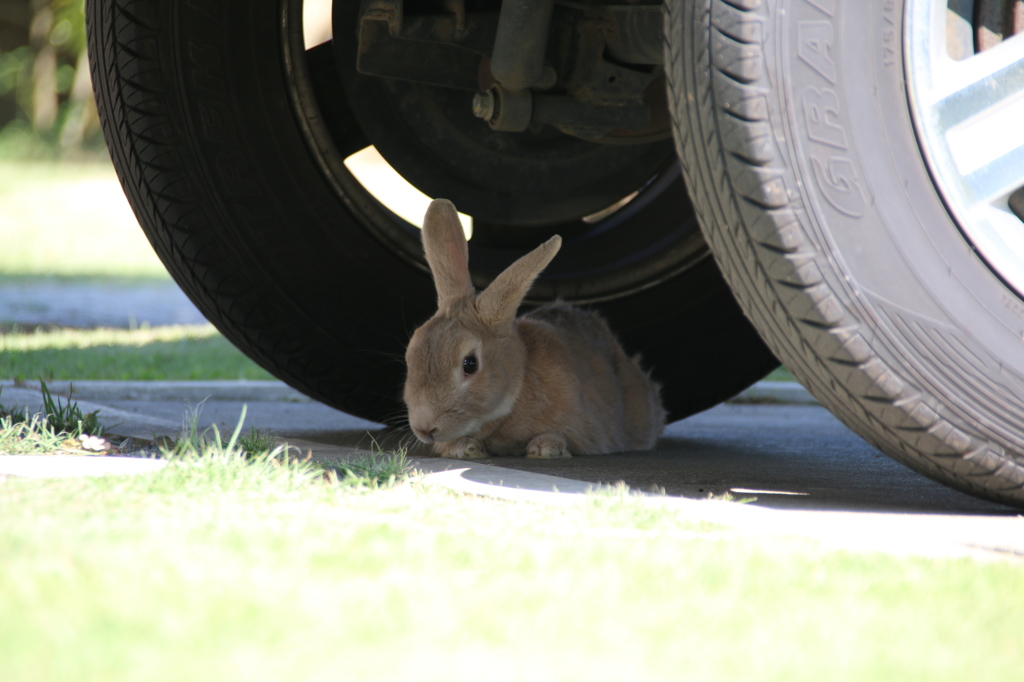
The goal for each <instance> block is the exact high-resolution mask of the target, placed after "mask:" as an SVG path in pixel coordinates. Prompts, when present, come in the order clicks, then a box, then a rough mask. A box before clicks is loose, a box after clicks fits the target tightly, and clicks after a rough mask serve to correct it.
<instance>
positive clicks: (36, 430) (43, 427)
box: [0, 382, 110, 455]
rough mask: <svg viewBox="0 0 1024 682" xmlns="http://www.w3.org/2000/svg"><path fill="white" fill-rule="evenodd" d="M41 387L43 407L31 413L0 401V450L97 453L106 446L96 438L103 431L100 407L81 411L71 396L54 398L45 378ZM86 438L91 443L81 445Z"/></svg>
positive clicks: (12, 451) (24, 452) (40, 452)
mask: <svg viewBox="0 0 1024 682" xmlns="http://www.w3.org/2000/svg"><path fill="white" fill-rule="evenodd" d="M41 388H42V394H43V410H42V412H40V413H38V414H30V412H29V410H28V409H26V408H24V407H23V406H13V405H12V406H8V405H4V404H2V403H0V454H4V455H23V454H54V453H58V452H69V451H74V452H76V453H80V454H90V453H92V454H97V453H98V452H103V451H105V450H106V449H107V448H108V447H109V445H110V444H109V443H107V442H106V441H104V440H103V439H101V438H99V436H101V435H103V426H102V425H100V421H99V410H97V411H95V412H89V413H83V412H82V410H81V408H80V407H79V406H78V403H77V402H75V401H74V400H73V399H72V398H70V397H69V398H68V399H67V401H64V400H61V399H60V398H59V397H58V398H56V399H55V398H54V397H53V395H51V393H50V391H49V389H48V388H47V386H46V383H45V382H43V383H42V387H41ZM72 394H73V392H72ZM89 441H91V442H90V445H91V447H89V448H87V449H83V443H86V442H89Z"/></svg>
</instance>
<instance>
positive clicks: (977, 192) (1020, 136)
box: [903, 0, 1024, 298]
mask: <svg viewBox="0 0 1024 682" xmlns="http://www.w3.org/2000/svg"><path fill="white" fill-rule="evenodd" d="M948 4H949V2H948V0H907V3H906V17H905V24H904V42H903V49H904V56H905V59H906V65H907V66H906V80H907V87H908V93H909V100H910V110H911V113H912V115H913V118H914V125H915V127H916V129H917V135H918V140H919V142H920V147H921V150H922V153H923V155H924V157H925V160H926V162H927V164H928V167H929V170H930V171H931V174H932V178H933V179H934V181H935V184H936V186H937V188H938V190H939V193H940V194H941V195H942V197H943V199H944V200H945V202H946V206H947V208H948V209H949V211H950V213H951V214H952V215H953V218H954V219H955V221H956V222H957V224H958V225H959V226H960V229H961V230H962V231H963V233H964V234H965V236H966V237H967V239H968V240H969V241H970V242H971V243H972V244H973V245H974V248H975V249H976V250H977V251H978V253H979V254H980V255H981V256H982V258H984V259H985V261H986V262H987V263H988V265H989V267H991V268H992V269H993V270H995V271H996V272H997V273H998V274H999V276H1000V277H1001V278H1002V279H1003V281H1005V282H1006V283H1007V284H1009V285H1010V286H1011V287H1013V288H1014V289H1015V290H1016V292H1017V295H1018V296H1020V297H1022V298H1024V221H1022V219H1021V218H1019V217H1018V216H1017V215H1016V214H1015V213H1014V212H1013V211H1012V210H1011V209H1010V204H1009V200H1010V196H1011V195H1012V194H1013V193H1014V192H1015V191H1017V190H1019V189H1021V188H1022V187H1024V34H1018V35H1016V36H1013V37H1011V38H1008V39H1006V40H1004V41H1003V42H1002V43H1000V44H999V45H997V46H995V47H993V48H991V49H988V50H985V51H983V52H980V53H978V54H974V55H970V56H968V57H967V58H966V59H963V60H961V61H956V60H954V59H952V58H951V57H950V56H949V54H948V51H947V38H946V32H947V6H948Z"/></svg>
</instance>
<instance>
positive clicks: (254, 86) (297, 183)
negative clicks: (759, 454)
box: [87, 0, 777, 421]
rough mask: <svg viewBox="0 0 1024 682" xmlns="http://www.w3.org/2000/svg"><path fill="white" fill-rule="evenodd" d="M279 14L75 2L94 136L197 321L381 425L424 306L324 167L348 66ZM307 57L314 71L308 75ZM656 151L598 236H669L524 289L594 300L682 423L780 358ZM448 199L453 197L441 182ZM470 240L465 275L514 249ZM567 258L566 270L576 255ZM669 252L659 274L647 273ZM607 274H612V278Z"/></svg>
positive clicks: (392, 221)
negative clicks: (298, 44)
mask: <svg viewBox="0 0 1024 682" xmlns="http://www.w3.org/2000/svg"><path fill="white" fill-rule="evenodd" d="M282 17H284V18H285V19H286V20H287V19H289V18H291V19H292V21H291V23H290V24H289V22H288V21H285V22H282ZM294 18H295V7H294V5H289V3H288V2H287V0H225V1H224V2H214V1H213V0H203V2H177V1H176V0H163V1H151V0H110V1H108V0H92V1H90V2H89V3H88V4H87V22H88V23H87V26H88V37H89V55H90V59H91V64H92V74H93V81H94V86H95V90H96V96H97V103H98V107H99V112H100V116H101V120H102V123H103V130H104V134H105V136H106V140H107V144H108V147H109V149H110V153H111V156H112V158H113V162H114V166H115V168H116V169H117V172H118V176H119V178H120V180H121V183H122V185H123V186H124V189H125V192H126V194H127V195H128V199H129V201H130V203H131V205H132V208H133V209H134V211H135V213H136V215H137V216H138V218H139V221H140V222H141V224H142V227H143V229H144V230H145V232H146V235H147V236H148V238H149V240H150V242H151V243H152V244H153V246H154V248H155V249H156V251H157V253H158V254H159V256H160V257H161V259H162V260H163V262H164V263H165V264H166V266H167V268H168V270H169V271H170V273H171V275H172V276H173V277H174V279H175V280H176V281H177V282H178V284H179V285H180V286H181V287H182V289H183V290H184V291H185V293H186V294H187V295H188V296H189V297H190V298H191V299H192V300H193V301H194V302H195V304H196V305H197V306H198V307H199V309H200V310H201V311H202V312H203V314H204V315H206V316H207V318H208V319H209V320H210V321H211V322H212V323H213V324H214V325H215V326H216V327H217V328H218V329H219V330H220V331H221V332H222V333H223V334H224V335H225V336H226V337H227V338H228V339H230V340H231V341H232V342H233V343H234V344H235V345H236V346H238V347H239V348H240V349H241V350H242V351H243V352H245V353H246V354H247V355H248V356H249V357H251V358H252V359H253V360H255V361H256V362H257V363H259V364H260V365H261V366H263V367H264V368H266V369H267V370H268V371H270V372H271V373H273V374H274V375H275V376H277V377H279V378H281V379H282V380H284V381H285V382H287V383H288V384H290V385H292V386H294V387H295V388H297V389H299V390H300V391H302V392H304V393H306V394H308V395H310V396H312V397H313V398H316V399H317V400H320V401H322V402H324V403H326V404H328V405H331V406H333V407H336V408H338V409H340V410H344V411H346V412H349V413H352V414H355V415H359V416H361V417H365V418H368V419H373V420H376V421H388V420H391V419H394V418H397V417H399V416H400V415H401V414H402V412H403V409H402V405H401V402H400V396H401V385H402V382H403V379H404V366H403V362H402V355H403V351H404V347H405V344H406V342H407V340H408V338H409V336H410V334H411V331H412V330H413V329H414V328H415V327H416V326H417V325H418V324H420V323H422V322H423V321H424V320H425V319H426V318H428V317H429V316H430V315H431V314H432V313H433V312H434V309H435V306H436V299H435V295H434V292H433V287H432V284H431V281H430V277H429V272H428V270H427V268H426V264H425V262H424V260H423V258H422V255H421V253H420V247H419V244H418V232H417V231H416V230H415V229H414V228H412V227H411V226H409V225H408V224H407V223H405V222H404V221H402V220H400V219H398V218H397V217H396V216H395V215H394V214H393V213H391V212H390V211H388V210H387V209H386V208H384V207H383V206H382V205H381V204H380V203H378V202H377V201H376V200H375V199H374V198H373V197H372V196H371V195H370V194H369V193H368V192H367V191H366V190H364V189H363V188H362V187H361V186H360V185H359V184H358V182H357V181H355V180H354V178H353V177H352V176H351V174H349V173H348V172H347V171H346V170H345V168H344V166H343V164H341V160H343V159H344V157H345V156H346V155H347V153H350V152H352V151H355V150H356V149H359V148H361V146H366V144H368V141H367V140H366V138H365V137H364V136H363V131H362V130H361V128H360V127H359V125H358V122H357V121H356V117H354V115H353V113H352V112H351V111H349V109H348V105H347V102H346V100H345V97H344V94H343V90H342V88H341V87H340V83H341V81H343V80H345V78H342V77H341V76H345V77H346V78H349V79H351V78H355V77H356V76H355V74H354V73H349V74H347V75H346V74H341V75H339V74H337V73H333V75H332V70H336V69H337V66H336V62H335V60H334V58H333V56H331V55H330V53H329V52H325V51H324V50H322V49H321V50H319V51H318V52H317V53H316V56H315V57H314V55H313V54H312V53H310V54H309V55H305V54H303V53H302V52H301V51H299V52H298V53H296V48H295V36H296V33H295V31H294V26H296V25H300V24H299V22H296V21H294ZM283 23H284V24H286V25H287V26H288V28H286V30H282V24H283ZM328 47H329V46H328ZM325 56H326V58H325ZM315 59H316V60H319V61H318V62H317V64H319V67H318V69H319V70H317V71H316V72H315V73H313V72H312V71H311V69H306V67H308V66H309V65H310V64H312V63H313V62H314V60H315ZM338 63H340V61H339V62H338ZM304 69H306V70H304ZM364 78H365V77H364ZM324 81H329V82H324ZM348 85H350V83H349V84H348ZM370 85H372V84H370ZM468 111H469V108H468V106H467V108H466V112H467V115H468ZM477 123H478V124H479V125H484V124H482V123H481V122H477ZM659 144H662V145H663V149H664V153H663V154H662V156H663V157H664V158H665V163H663V164H662V167H661V170H660V174H659V175H658V179H655V180H654V181H653V182H650V183H647V184H645V185H644V186H643V187H642V188H639V189H641V198H644V197H646V198H644V199H643V201H640V200H637V201H634V202H633V203H631V204H630V205H629V206H627V207H626V209H623V210H622V211H620V212H619V213H617V214H615V215H614V216H612V218H609V219H608V220H610V221H612V222H608V223H607V225H609V226H611V227H612V228H613V229H610V230H606V231H605V233H606V236H607V235H613V236H614V235H618V238H619V239H620V240H621V238H622V236H623V235H626V236H628V235H629V234H631V231H642V230H644V229H648V227H649V226H651V225H658V224H661V225H662V227H659V228H658V229H662V230H663V231H665V232H666V234H669V236H671V239H669V240H668V241H667V242H665V244H666V246H665V247H664V248H661V250H655V251H652V253H650V254H646V255H645V256H644V258H645V259H646V260H643V259H641V261H642V263H647V264H648V265H645V266H643V267H647V268H648V270H643V269H642V268H641V269H640V270H637V269H636V267H634V266H629V267H633V269H632V270H629V269H628V267H625V266H624V268H622V269H620V270H612V271H611V272H609V273H605V274H602V275H600V276H594V275H589V279H587V278H584V277H582V276H580V277H576V276H574V275H573V273H572V272H568V273H566V272H564V271H563V272H562V273H561V275H559V272H558V268H557V267H555V268H554V275H555V276H553V277H549V278H548V279H546V280H543V281H540V282H539V286H538V289H536V290H535V292H537V291H539V292H540V294H539V295H537V296H536V298H535V301H539V300H545V299H550V298H553V297H554V296H559V295H560V296H562V297H563V298H566V299H568V300H582V301H584V302H588V301H589V302H591V303H592V304H593V305H594V307H596V308H599V309H600V310H601V311H602V312H603V313H604V314H605V315H606V316H607V317H608V319H609V321H610V322H611V323H612V325H613V326H614V327H615V328H616V330H617V331H618V333H619V334H620V335H621V337H622V340H623V342H624V345H625V346H626V347H627V349H629V350H630V351H633V352H643V353H644V354H645V356H646V358H647V362H648V364H649V365H651V366H652V367H653V368H654V374H655V376H656V377H657V378H658V379H659V380H660V381H662V382H663V383H664V384H665V398H666V402H667V405H668V408H669V410H670V411H671V414H672V416H673V417H674V418H681V417H684V416H686V415H688V414H691V413H694V412H697V411H700V410H703V409H706V408H708V407H710V406H712V405H714V404H716V403H718V402H720V401H721V400H723V399H725V398H728V397H729V396H731V395H733V394H735V393H737V392H739V391H741V390H742V389H743V388H745V387H746V386H748V385H749V384H751V383H752V382H754V381H756V380H757V379H759V378H760V377H762V376H763V375H764V374H765V373H767V372H768V371H771V369H773V368H774V367H775V366H777V361H776V360H775V359H774V357H773V356H772V355H771V353H770V352H769V351H768V350H767V348H766V347H765V346H764V345H763V344H762V342H761V341H760V339H759V338H758V336H757V334H756V332H754V330H753V328H752V327H750V326H749V323H747V321H746V320H745V318H744V317H743V315H742V313H741V311H740V310H739V308H738V307H737V306H736V304H735V302H734V301H733V299H732V297H731V294H730V293H729V291H728V288H727V287H726V285H725V284H724V282H723V281H722V279H721V276H720V274H719V273H718V272H717V269H716V267H715V265H714V263H713V260H712V259H711V258H710V255H709V253H708V252H707V249H706V246H705V245H704V244H703V238H702V237H701V236H700V233H699V230H698V229H697V228H696V223H695V221H694V220H693V219H692V210H691V209H690V208H689V205H688V199H687V198H686V193H685V190H684V188H683V187H682V184H681V177H680V175H679V173H678V169H677V167H675V170H673V168H674V167H673V166H672V164H673V163H677V162H676V161H675V158H674V150H673V148H672V143H671V141H667V140H666V141H663V142H662V143H659ZM664 145H667V146H664ZM339 149H341V150H343V151H344V153H342V152H341V151H339ZM650 149H652V150H653V151H654V152H657V153H661V152H659V151H658V150H659V148H658V147H650ZM583 151H584V152H588V150H587V149H584V150H583ZM594 153H595V154H608V153H611V152H605V151H603V150H597V151H595V152H594ZM652 153H653V152H652ZM648 156H650V154H648ZM469 170H472V169H469ZM666 186H667V187H668V188H669V190H668V191H664V190H665V187H666ZM629 189H636V188H632V187H631V188H629ZM449 197H450V198H452V199H454V200H455V201H456V202H457V203H458V201H459V196H457V192H456V193H455V194H454V195H449ZM662 204H664V205H663V206H662ZM659 207H660V208H659ZM533 221H534V223H535V222H536V217H534V218H533ZM572 226H575V227H581V226H583V223H582V222H580V221H578V220H577V221H576V223H573V225H572ZM572 226H570V227H572ZM622 226H625V228H623V227H622ZM542 227H543V226H542ZM584 236H585V235H584ZM602 238H603V237H602ZM577 241H579V242H580V243H584V242H586V243H594V242H596V241H598V240H597V239H596V238H595V239H593V240H589V241H588V239H584V238H583V237H580V238H579V239H578V240H577ZM536 243H537V242H536V241H534V242H532V243H530V244H523V245H520V246H517V247H516V248H518V249H519V250H520V252H524V251H525V250H527V249H528V248H530V247H532V246H533V245H535V244H536ZM485 247H487V245H486V244H478V245H476V246H471V265H472V266H473V267H474V278H475V280H477V281H478V283H483V282H485V281H486V280H487V279H488V278H489V277H491V276H493V273H494V272H495V271H496V269H497V268H500V267H502V266H503V264H504V263H506V262H510V259H511V258H512V257H514V256H515V255H516V249H515V248H511V249H510V248H505V249H504V250H501V249H497V250H496V249H495V248H485ZM564 251H566V254H565V256H564V258H563V262H565V263H569V265H566V266H564V267H568V268H570V269H571V267H572V266H571V261H572V258H573V254H574V253H582V251H579V250H577V251H574V248H573V247H570V248H568V249H564ZM605 251H606V252H607V251H608V249H607V248H606V249H605ZM680 254H682V255H680ZM666 258H668V259H669V260H671V261H672V268H669V269H666V268H664V267H662V268H661V269H660V270H659V269H658V266H657V265H656V264H657V262H659V259H660V260H661V261H664V260H665V259H666ZM672 259H675V260H672ZM642 263H641V264H642ZM652 263H653V264H654V265H651V264H652ZM622 273H626V275H628V277H625V280H623V281H625V282H626V284H623V285H622V286H621V287H620V288H619V289H615V288H614V286H613V285H615V286H618V285H617V284H615V283H616V281H617V280H616V279H615V278H616V277H618V276H620V275H622ZM595 277H596V278H595ZM595 287H596V289H595ZM601 287H605V289H604V290H602V289H601ZM609 287H611V288H609ZM574 291H575V292H577V295H574V294H573V292H574ZM595 291H597V293H596V294H595V293H594V292H595ZM588 292H589V293H588Z"/></svg>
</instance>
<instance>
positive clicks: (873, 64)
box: [666, 0, 1024, 506]
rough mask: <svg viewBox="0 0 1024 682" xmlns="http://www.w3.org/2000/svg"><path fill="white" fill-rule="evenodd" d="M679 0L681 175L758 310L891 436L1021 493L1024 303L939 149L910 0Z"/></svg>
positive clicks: (987, 485)
mask: <svg viewBox="0 0 1024 682" xmlns="http://www.w3.org/2000/svg"><path fill="white" fill-rule="evenodd" d="M668 5H669V7H668V13H667V15H666V32H667V43H668V48H667V52H666V59H667V64H666V68H667V69H668V71H669V99H670V107H671V108H672V109H673V119H674V125H675V134H676V141H677V147H678V149H679V153H680V157H681V159H682V161H683V168H684V175H685V178H686V182H687V186H688V187H689V188H690V192H691V197H692V199H693V201H694V205H695V207H696V210H697V213H698V216H699V218H700V222H701V225H702V228H703V230H704V233H705V236H706V238H707V239H708V242H709V244H710V246H711V249H712V251H713V252H714V254H715V258H716V260H717V262H718V263H719V266H720V268H721V269H722V271H723V273H724V275H725V277H726V280H727V281H728V282H729V284H730V286H731V287H732V290H733V292H734V293H735V294H736V297H737V299H738V300H739V302H740V304H741V306H742V307H743V309H744V310H745V311H746V313H747V315H748V316H749V317H750V319H751V320H752V322H753V323H754V326H755V327H756V328H757V329H758V331H759V332H760V333H761V335H762V337H763V338H764V339H765V340H766V342H767V343H768V345H769V346H770V347H771V348H772V350H773V351H774V352H775V353H776V355H777V356H778V357H779V358H780V359H781V360H782V362H783V363H784V364H785V365H786V366H787V367H788V368H789V369H790V370H791V371H792V372H793V373H794V375H795V376H796V377H797V378H798V379H799V380H800V381H801V382H802V383H803V384H804V385H805V386H806V387H807V388H808V390H810V392H811V393H812V394H814V395H815V397H817V398H818V399H819V400H820V401H821V402H822V403H823V404H824V405H825V406H826V407H828V409H830V410H831V411H832V412H833V413H834V414H835V415H836V416H837V417H838V418H839V419H841V420H842V421H843V422H845V423H846V424H847V425H848V426H849V427H850V428H852V429H853V430H854V431H856V432H857V433H858V434H860V435H861V436H862V437H864V438H865V439H866V440H868V441H869V442H871V443H872V444H874V445H875V446H877V447H878V448H879V449H881V450H882V451H883V452H885V453H887V454H889V455H890V456H892V457H894V458H895V459H897V460H899V461H900V462H902V463H904V464H906V465H908V466H910V467H911V468H913V469H916V470H917V471H919V472H921V473H923V474H925V475H928V476H930V477H932V478H934V479H936V480H939V481H941V482H944V483H946V484H949V485H951V486H953V487H956V488H959V489H960V490H963V491H966V492H969V493H973V494H975V495H978V496H980V497H984V498H988V499H991V500H996V501H1000V502H1004V503H1008V504H1012V505H1017V506H1021V505H1024V352H1022V342H1021V339H1022V333H1024V316H1022V313H1021V311H1022V310H1024V303H1022V301H1021V298H1020V296H1019V295H1018V294H1017V293H1016V292H1015V291H1014V290H1012V289H1011V288H1009V287H1008V286H1007V285H1005V284H1004V283H1003V282H1002V281H1001V280H1000V279H999V278H998V277H997V276H996V275H995V274H994V273H993V271H992V270H991V269H990V268H989V267H988V266H987V265H986V263H985V261H983V260H982V259H981V258H980V257H979V255H978V254H977V253H976V252H975V250H974V249H972V247H971V244H970V243H969V242H968V241H967V239H966V238H965V237H964V235H963V234H962V233H961V231H960V229H958V225H957V224H956V223H955V222H954V221H953V220H952V219H951V217H950V214H949V212H947V210H946V208H945V206H944V203H943V201H942V199H941V198H940V196H939V194H938V192H937V190H936V186H935V184H934V183H933V181H932V178H931V176H930V175H929V171H928V168H927V166H926V164H925V161H924V160H923V158H922V151H921V148H920V147H919V145H918V141H917V137H916V135H915V128H914V125H913V121H912V118H911V113H910V108H909V104H908V94H907V90H906V86H905V80H904V75H905V74H904V63H903V50H902V48H901V38H900V36H901V35H902V33H901V26H902V22H903V18H904V12H903V2H900V1H898V0H897V1H896V2H894V1H893V0H845V1H844V0H827V1H824V0H793V1H787V0H778V1H764V2H762V1H761V0H670V2H669V3H668ZM812 33H813V34H814V35H813V36H812V35H811V34H812ZM812 37H813V38H814V41H816V42H814V43H813V44H812V42H811V38H812ZM818 104H820V105H821V106H820V107H819V108H818V110H817V111H818V112H823V113H822V114H821V115H822V116H823V117H824V118H817V117H815V107H816V106H818ZM826 104H827V106H826ZM826 109H827V111H825V110H826ZM808 113H810V114H811V117H812V118H811V120H810V121H809V120H808V118H807V116H808ZM815 126H817V127H815ZM823 127H824V128H827V130H824V129H823ZM844 183H845V185H844Z"/></svg>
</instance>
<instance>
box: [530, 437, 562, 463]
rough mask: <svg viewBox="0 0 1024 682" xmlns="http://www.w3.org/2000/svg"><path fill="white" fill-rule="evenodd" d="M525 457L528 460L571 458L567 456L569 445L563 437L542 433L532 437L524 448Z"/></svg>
mask: <svg viewBox="0 0 1024 682" xmlns="http://www.w3.org/2000/svg"><path fill="white" fill-rule="evenodd" d="M526 457H527V458H528V459H564V458H566V457H572V455H571V454H569V444H568V443H566V442H565V438H564V437H563V436H560V435H558V434H557V433H542V434H541V435H539V436H536V437H534V439H533V440H531V441H530V444H529V445H527V446H526Z"/></svg>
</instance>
